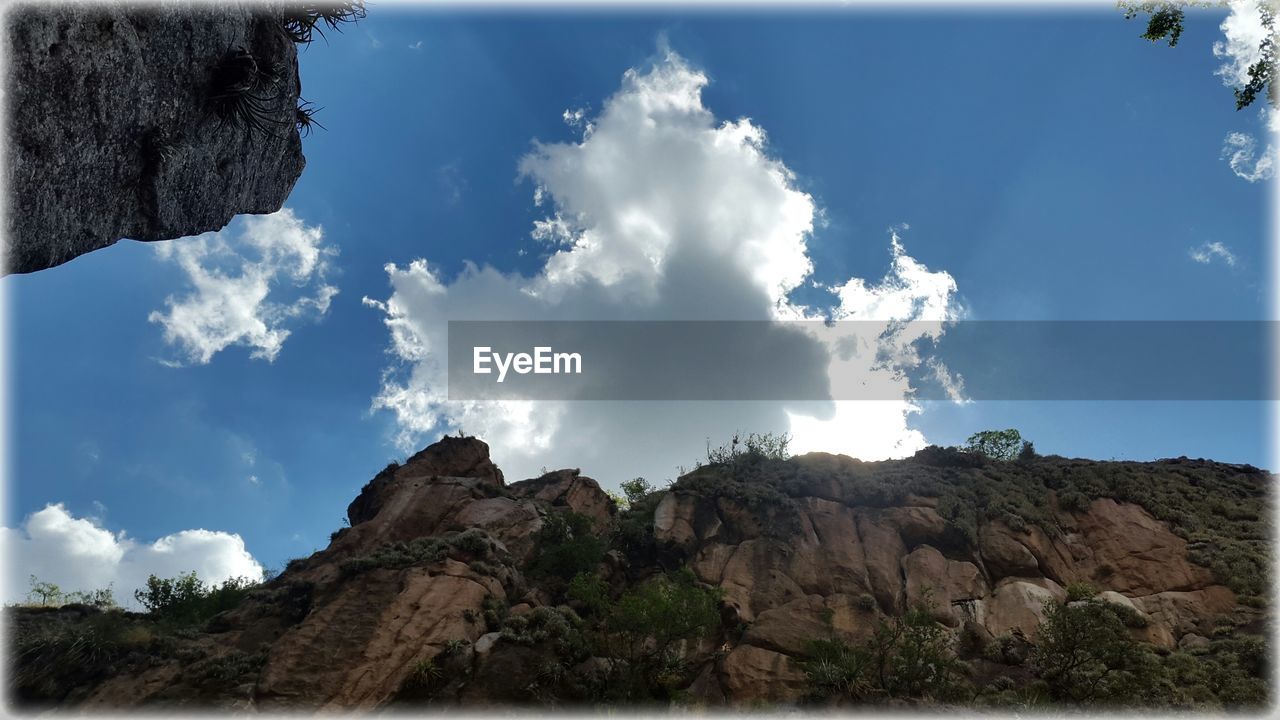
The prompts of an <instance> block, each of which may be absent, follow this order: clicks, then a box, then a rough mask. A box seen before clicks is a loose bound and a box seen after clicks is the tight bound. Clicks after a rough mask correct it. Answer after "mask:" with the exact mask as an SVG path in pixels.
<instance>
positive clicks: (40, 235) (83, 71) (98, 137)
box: [3, 3, 306, 273]
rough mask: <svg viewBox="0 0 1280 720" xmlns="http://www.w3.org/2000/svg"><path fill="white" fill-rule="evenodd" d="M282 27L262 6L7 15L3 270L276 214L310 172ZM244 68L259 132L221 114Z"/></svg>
mask: <svg viewBox="0 0 1280 720" xmlns="http://www.w3.org/2000/svg"><path fill="white" fill-rule="evenodd" d="M281 25H282V21H281V13H280V11H279V9H278V7H276V6H272V5H266V4H262V3H226V4H219V5H217V6H201V5H164V6H155V7H128V6H123V5H121V6H117V5H109V4H105V3H104V4H102V5H96V6H88V5H61V6H59V5H54V4H40V5H37V4H20V5H15V6H10V7H9V8H8V9H7V10H6V11H5V14H4V33H3V41H4V54H5V58H6V62H5V66H6V72H5V74H6V78H5V90H6V109H7V114H8V117H7V126H6V129H5V148H6V162H5V166H6V167H5V175H6V177H5V184H6V187H7V188H8V192H7V197H6V204H7V212H6V218H5V231H6V237H7V242H6V246H7V248H6V249H7V272H15V273H26V272H33V271H36V270H42V269H45V268H50V267H54V266H56V265H60V264H62V263H64V262H67V261H69V260H71V259H73V258H75V257H77V256H79V255H82V254H84V253H87V252H90V251H93V250H97V249H99V248H103V247H107V246H109V245H112V244H114V243H115V242H116V241H117V240H120V239H123V238H129V239H134V240H167V239H172V238H178V237H184V236H188V235H197V234H200V233H203V232H208V231H211V230H218V229H221V228H222V227H224V226H225V225H226V224H227V223H228V222H230V220H231V218H232V217H233V216H235V215H237V214H240V213H270V212H275V211H276V210H279V209H280V207H281V206H282V205H283V204H284V201H285V199H286V198H287V197H288V196H289V192H290V191H291V190H292V189H293V185H294V183H295V182H296V181H297V179H298V176H299V175H300V174H301V173H302V169H303V166H304V165H305V163H306V161H305V159H304V158H303V156H302V144H301V140H300V139H299V136H298V131H297V128H296V127H295V124H294V117H295V108H296V107H297V102H298V93H299V91H300V84H299V80H298V62H297V51H296V48H295V46H294V44H293V43H292V42H291V41H290V40H289V39H288V38H287V37H286V36H285V35H284V33H283V32H282V31H281ZM246 55H247V56H248V57H251V58H252V60H251V61H247V60H245V57H246ZM235 57H238V58H239V59H240V67H250V68H256V74H254V75H253V76H251V77H252V85H253V89H252V90H251V91H250V92H249V95H251V98H250V100H249V101H250V102H251V103H252V104H253V105H254V106H255V107H256V108H257V109H258V110H257V111H256V113H255V115H254V117H255V118H256V119H257V120H258V124H259V125H260V127H258V128H254V127H251V126H250V123H248V122H246V121H245V120H244V119H243V117H238V116H236V115H235V114H234V113H233V112H229V111H228V109H227V104H226V103H223V104H222V106H220V105H219V103H218V101H217V96H218V95H219V92H220V90H223V89H224V88H222V87H220V85H219V80H218V78H219V72H220V68H221V70H222V72H223V75H222V76H221V77H223V78H225V77H226V74H225V70H226V68H227V67H228V64H230V63H231V62H232V59H233V58H235ZM223 83H224V85H225V80H224V81H223Z"/></svg>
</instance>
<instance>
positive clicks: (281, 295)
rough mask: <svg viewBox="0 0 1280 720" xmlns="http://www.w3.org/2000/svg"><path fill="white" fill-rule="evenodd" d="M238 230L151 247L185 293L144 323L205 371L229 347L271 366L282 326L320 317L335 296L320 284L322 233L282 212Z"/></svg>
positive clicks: (324, 268)
mask: <svg viewBox="0 0 1280 720" xmlns="http://www.w3.org/2000/svg"><path fill="white" fill-rule="evenodd" d="M238 222H239V223H240V231H239V233H235V234H233V233H231V232H228V231H222V232H217V233H206V234H204V235H200V236H198V237H193V238H183V239H181V240H172V241H169V242H163V243H157V254H158V255H159V257H160V258H161V259H162V260H164V261H168V262H173V263H175V264H177V265H178V267H180V268H181V269H182V270H183V272H184V273H185V274H186V276H187V280H188V282H189V283H190V289H189V291H188V292H187V294H186V295H183V296H182V297H177V298H175V297H174V296H172V295H171V296H169V297H168V298H166V299H165V305H166V307H167V309H166V310H165V311H164V312H161V311H159V310H155V311H152V312H151V314H150V315H149V316H148V318H147V319H148V320H150V321H151V322H154V323H159V324H160V325H161V326H163V328H164V339H165V342H167V343H169V344H171V345H175V346H177V348H178V350H179V352H180V354H181V355H182V356H183V358H184V361H185V362H187V363H192V364H198V365H203V364H206V363H208V362H209V361H210V360H212V359H213V356H214V355H215V354H217V353H218V352H220V351H222V350H224V349H226V348H228V347H230V346H232V345H240V346H244V347H249V348H252V352H251V354H250V355H251V357H254V358H261V359H264V360H267V361H268V362H270V361H273V360H275V358H276V356H277V355H279V353H280V349H281V348H282V347H283V346H284V341H285V340H286V339H287V338H288V337H289V332H290V331H289V329H288V326H289V325H291V324H293V323H294V322H296V321H299V320H302V319H305V318H319V317H322V316H323V315H324V314H325V313H327V312H328V311H329V303H330V302H331V301H332V300H333V296H334V295H337V294H338V289H337V288H336V287H334V286H333V285H330V284H328V283H327V282H326V279H325V276H326V274H327V273H328V270H329V265H328V262H329V258H330V257H332V256H333V255H335V254H337V250H336V248H333V247H332V246H329V245H326V244H325V242H324V231H323V229H322V228H320V227H319V226H307V225H306V224H304V223H303V222H302V220H301V219H299V218H298V217H297V216H296V215H295V214H294V213H293V211H292V210H289V209H288V208H286V209H284V210H281V211H279V212H277V213H273V214H271V215H261V216H246V217H243V218H241V219H240V220H239V221H238ZM166 364H175V365H176V364H181V363H180V362H174V361H166Z"/></svg>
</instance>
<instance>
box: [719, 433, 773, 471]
mask: <svg viewBox="0 0 1280 720" xmlns="http://www.w3.org/2000/svg"><path fill="white" fill-rule="evenodd" d="M790 444H791V436H790V435H787V434H786V433H781V434H777V433H750V434H749V435H747V436H746V437H745V438H744V437H742V435H741V433H734V434H733V437H732V438H730V439H729V442H728V443H727V444H725V445H721V446H719V447H715V448H713V447H711V441H710V440H708V441H707V464H708V465H731V464H733V463H735V462H737V461H738V460H740V459H743V458H759V459H765V460H786V459H787V458H789V457H791V453H790V452H789V451H788V450H787V446H788V445H790Z"/></svg>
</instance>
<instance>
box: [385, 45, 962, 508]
mask: <svg viewBox="0 0 1280 720" xmlns="http://www.w3.org/2000/svg"><path fill="white" fill-rule="evenodd" d="M707 83H708V78H707V76H706V74H705V73H703V72H701V71H699V70H696V69H694V68H693V67H691V66H690V65H689V64H688V62H686V61H685V60H684V59H683V58H681V57H680V56H679V55H677V54H675V53H674V52H669V53H667V54H666V55H665V56H663V57H661V58H660V59H659V60H658V61H657V62H655V63H654V64H653V66H652V67H651V68H649V69H647V70H644V71H641V70H637V69H632V70H628V71H627V72H626V73H625V74H624V75H623V78H622V86H621V88H620V89H619V91H618V92H617V93H615V94H614V95H613V96H612V97H610V98H609V99H608V100H607V101H606V102H605V103H604V105H603V107H602V109H601V112H600V114H599V116H597V117H594V118H589V119H586V118H583V117H576V116H575V120H577V126H578V127H580V128H581V130H580V133H581V134H580V139H579V140H578V141H575V142H559V143H544V142H538V143H535V147H534V150H533V152H531V153H530V154H528V155H527V156H525V157H524V158H523V159H521V161H520V164H519V170H520V174H521V176H522V177H523V178H526V179H528V180H530V181H531V182H532V183H533V184H534V188H535V189H534V195H535V201H536V202H537V204H539V205H549V206H550V214H549V215H547V216H546V217H545V218H543V219H541V220H537V221H535V223H534V228H533V231H532V233H531V234H532V236H533V238H534V239H535V240H538V241H540V242H543V243H545V245H546V247H547V248H548V250H549V252H550V254H549V255H548V257H547V259H546V261H545V263H544V265H543V267H542V268H541V271H540V272H539V273H537V274H536V275H534V276H532V277H526V276H522V275H519V274H505V273H503V272H501V271H499V270H496V269H494V268H491V267H487V266H486V267H477V266H474V265H468V266H467V267H466V268H465V269H464V270H463V272H462V273H461V274H460V275H458V276H457V277H455V278H452V279H449V278H445V277H443V276H441V274H440V273H439V271H438V270H437V269H435V268H434V267H433V266H432V265H431V264H430V263H429V262H428V261H426V260H421V259H420V260H414V261H413V262H411V263H409V264H408V265H406V266H403V267H402V266H399V265H396V264H390V265H388V266H387V273H388V276H389V278H390V281H391V285H392V290H393V292H392V295H391V297H390V298H388V299H386V300H377V299H371V298H365V303H366V305H368V306H370V307H373V308H375V309H377V310H379V311H380V312H381V313H383V316H384V321H385V322H386V324H387V327H388V330H389V331H390V333H391V348H390V351H391V354H392V356H393V357H394V358H395V359H396V360H397V363H396V364H395V365H393V366H392V367H390V368H388V369H387V370H386V371H385V373H384V378H383V387H382V391H381V392H380V393H379V395H378V396H377V398H376V399H375V401H374V407H375V408H377V409H386V410H390V411H392V412H393V413H394V414H395V417H396V420H397V424H398V427H399V436H398V443H399V444H400V445H401V447H402V448H403V449H405V450H408V449H411V448H413V447H414V446H415V445H417V444H420V443H421V442H422V441H423V440H426V439H434V438H431V437H430V435H431V433H433V432H434V433H438V432H441V431H443V430H446V429H459V428H460V429H462V430H463V431H464V432H467V433H474V434H477V435H479V436H481V437H482V438H485V439H486V440H488V441H490V443H491V444H492V445H493V451H494V454H495V458H496V460H497V461H498V462H499V463H500V464H502V465H503V466H504V468H506V469H507V470H508V471H509V474H510V476H511V477H513V478H518V477H524V476H528V475H531V474H536V472H535V470H536V469H537V468H539V467H540V466H543V465H546V466H548V467H555V466H557V464H558V463H559V464H563V465H568V464H569V463H570V462H572V463H573V465H574V466H579V465H580V466H581V467H583V469H584V471H585V472H588V473H593V474H595V475H596V476H598V477H600V478H601V479H602V480H604V481H605V482H607V483H608V482H616V481H617V480H621V479H626V478H629V477H633V476H635V475H637V474H648V475H649V476H650V477H663V476H664V474H665V475H670V474H672V473H673V472H674V471H675V469H676V467H677V466H678V465H679V464H681V463H686V464H688V463H691V462H692V460H693V459H694V458H695V457H697V456H698V455H701V454H702V453H703V452H704V451H705V444H706V442H707V441H708V439H710V440H711V441H713V442H718V441H719V440H721V439H722V437H721V436H723V437H727V436H728V435H730V434H732V433H733V432H734V431H735V430H747V431H762V432H763V431H772V432H792V433H794V434H795V440H794V443H793V446H794V447H796V448H798V449H802V448H814V449H824V450H829V451H835V452H850V453H854V454H857V455H859V456H861V457H864V458H869V459H870V458H883V457H892V456H901V455H904V454H909V453H911V452H913V451H914V450H916V449H918V448H920V447H922V446H923V445H924V444H925V440H924V438H923V436H922V435H921V434H920V433H919V432H918V431H915V430H912V429H910V428H909V427H908V426H907V419H908V416H909V415H910V414H911V413H912V412H915V411H916V407H915V406H914V405H913V404H912V403H911V401H910V397H909V396H910V392H911V389H910V386H909V383H908V381H907V380H906V379H905V377H904V376H903V374H902V373H901V372H900V371H901V370H902V369H904V368H906V367H914V366H916V365H918V364H919V363H920V362H921V361H920V358H919V357H917V356H916V354H915V351H914V349H913V348H912V347H911V346H912V344H913V343H914V342H915V341H917V340H921V339H925V338H936V337H937V336H939V335H941V333H942V332H943V329H944V323H945V322H946V321H950V320H954V319H956V318H957V317H958V316H959V309H958V306H957V305H956V302H955V293H956V285H955V281H954V279H953V278H952V277H951V276H950V275H949V274H947V273H946V272H940V271H931V270H929V269H928V268H926V267H925V266H924V265H923V264H921V263H920V262H918V261H916V260H915V259H914V258H912V257H911V256H909V255H907V253H906V251H905V249H904V247H903V245H902V242H901V240H900V238H899V237H898V235H897V234H891V236H890V252H891V265H890V268H889V271H888V272H887V273H886V275H885V276H884V277H883V278H882V279H881V280H879V281H878V282H874V283H868V282H867V281H865V280H863V279H860V278H850V279H848V280H847V281H845V282H843V283H841V284H840V285H838V286H835V287H828V288H825V289H826V290H827V291H828V292H829V293H830V297H831V301H830V303H829V305H828V306H826V307H817V308H810V307H805V306H800V305H796V304H794V303H793V302H792V301H791V299H790V295H791V293H792V292H793V291H795V290H796V289H798V288H800V287H801V286H803V285H804V284H805V283H807V282H810V280H809V278H810V277H811V275H812V274H813V270H814V266H813V261H812V260H811V258H810V256H809V254H808V248H807V242H808V240H809V238H810V237H811V235H812V233H813V231H814V227H815V223H816V220H817V219H818V218H819V217H820V215H819V213H820V211H819V209H818V208H817V206H816V203H815V202H814V199H813V198H812V197H811V196H810V195H809V194H808V193H806V192H804V191H802V190H800V189H799V188H798V187H797V185H796V177H795V175H794V173H793V172H792V171H791V170H790V169H789V168H788V167H787V166H786V165H785V164H784V163H783V162H782V161H781V160H780V159H778V158H777V157H774V156H772V155H771V154H770V153H769V149H768V144H767V136H766V133H765V131H764V129H763V128H761V127H759V126H758V125H756V124H754V123H753V122H752V121H751V120H750V119H748V118H740V119H738V120H730V121H722V120H718V119H717V118H716V117H715V115H714V114H713V113H712V112H711V110H710V109H708V108H707V107H706V106H704V105H703V102H702V90H703V88H704V87H705V86H706V85H707ZM827 317H830V318H831V319H834V320H836V321H839V320H842V319H848V320H859V321H862V320H880V321H887V322H888V323H890V324H887V325H886V329H885V332H883V333H882V334H881V335H880V336H879V337H877V338H873V339H870V340H868V339H865V338H864V339H863V340H862V341H861V342H863V343H864V344H867V346H866V347H862V348H856V349H855V348H852V347H850V343H851V342H853V341H854V338H852V337H851V336H850V335H849V334H848V333H842V332H841V331H840V329H839V328H840V326H839V324H838V323H837V325H836V326H835V327H834V328H832V329H831V330H830V331H823V332H814V333H812V334H811V335H810V337H809V338H808V341H809V342H812V343H815V344H817V345H819V346H821V347H824V348H826V349H825V350H824V351H823V354H824V355H826V356H828V357H829V360H830V364H829V365H828V366H825V367H824V366H821V365H815V366H814V367H812V368H811V370H810V371H811V372H812V373H814V374H815V376H817V377H831V378H833V379H834V378H836V377H840V378H854V377H856V378H861V379H863V380H866V379H870V380H871V381H873V382H876V383H884V384H886V385H887V386H889V387H891V388H892V389H893V392H892V394H891V396H900V397H902V400H901V401H892V402H879V403H833V402H830V401H827V402H790V403H782V402H756V403H745V402H744V403H739V402H721V403H692V402H687V403H679V402H664V403H639V404H636V403H631V404H628V403H617V402H592V403H574V402H554V401H544V402H538V403H525V404H519V403H511V402H457V401H448V400H446V397H445V391H446V377H445V371H444V358H445V355H446V351H447V347H446V342H447V338H446V323H447V321H448V320H804V319H808V320H819V319H825V318H827ZM905 321H935V322H934V323H932V324H931V323H928V322H912V323H907V324H904V323H905ZM815 325H819V324H815ZM908 328H909V329H908ZM798 341H799V342H805V339H804V338H803V337H802V336H800V337H799V340H798ZM709 435H710V436H712V437H711V438H708V436H709ZM557 458H564V459H563V460H558V459H557Z"/></svg>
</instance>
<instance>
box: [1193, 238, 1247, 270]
mask: <svg viewBox="0 0 1280 720" xmlns="http://www.w3.org/2000/svg"><path fill="white" fill-rule="evenodd" d="M1187 254H1188V256H1190V258H1191V259H1192V260H1194V261H1195V262H1198V263H1200V264H1201V265H1208V264H1209V263H1211V262H1213V261H1215V260H1221V261H1222V262H1224V263H1226V264H1227V265H1229V266H1231V267H1235V265H1236V260H1237V259H1236V255H1235V253H1233V252H1231V248H1229V247H1227V246H1226V245H1225V244H1223V243H1221V242H1219V241H1216V240H1215V241H1214V242H1208V243H1205V244H1203V245H1201V246H1199V247H1193V248H1191V249H1190V250H1188V251H1187Z"/></svg>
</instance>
